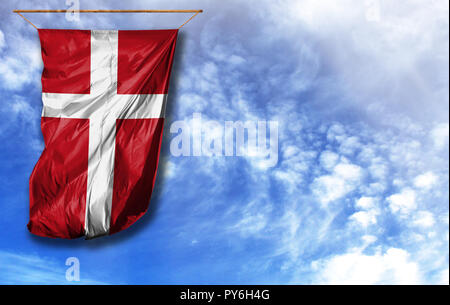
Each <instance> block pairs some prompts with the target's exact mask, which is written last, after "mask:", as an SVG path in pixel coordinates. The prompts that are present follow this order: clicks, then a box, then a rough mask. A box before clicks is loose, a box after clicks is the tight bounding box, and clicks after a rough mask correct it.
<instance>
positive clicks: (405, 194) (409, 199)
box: [387, 189, 417, 214]
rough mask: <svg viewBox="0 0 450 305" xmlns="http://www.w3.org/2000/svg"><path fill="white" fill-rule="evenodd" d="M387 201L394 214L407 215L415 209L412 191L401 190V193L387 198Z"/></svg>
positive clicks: (414, 196)
mask: <svg viewBox="0 0 450 305" xmlns="http://www.w3.org/2000/svg"><path fill="white" fill-rule="evenodd" d="M387 201H388V202H389V207H390V209H391V211H392V212H394V213H397V212H399V213H401V214H408V213H409V212H411V211H412V210H414V209H415V208H416V207H417V204H416V193H415V192H414V191H413V190H412V189H403V190H402V191H401V193H397V194H394V195H391V196H389V197H388V198H387Z"/></svg>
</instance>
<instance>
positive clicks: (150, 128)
mask: <svg viewBox="0 0 450 305" xmlns="http://www.w3.org/2000/svg"><path fill="white" fill-rule="evenodd" d="M177 33H178V30H143V31H103V30H99V31H95V30H92V31H89V30H39V37H40V41H41V48H42V59H43V62H44V70H43V72H42V101H43V110H42V120H41V128H42V133H43V135H44V142H45V149H44V151H43V153H42V155H41V157H40V159H39V161H38V162H37V164H36V166H35V168H34V170H33V172H32V174H31V177H30V222H29V223H28V229H29V230H30V232H31V233H33V234H36V235H40V236H48V237H59V238H77V237H80V236H86V238H93V237H98V236H102V235H106V234H113V233H116V232H119V231H121V230H124V229H126V228H127V227H129V226H130V225H131V224H133V223H134V222H135V221H136V220H137V219H139V218H140V217H141V216H142V215H143V214H144V213H145V212H146V210H147V207H148V205H149V201H150V197H151V193H152V189H153V185H154V182H155V177H156V170H157V166H158V158H159V151H160V145H161V139H162V132H163V124H164V111H165V104H166V100H167V90H168V87H169V78H170V71H171V67H172V62H173V56H174V51H175V44H176V38H177Z"/></svg>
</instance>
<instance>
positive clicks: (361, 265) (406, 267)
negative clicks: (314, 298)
mask: <svg viewBox="0 0 450 305" xmlns="http://www.w3.org/2000/svg"><path fill="white" fill-rule="evenodd" d="M313 268H314V269H316V271H317V274H318V275H317V278H316V281H315V282H317V283H320V284H344V285H345V284H349V285H350V284H355V285H372V284H418V283H420V275H419V268H418V265H417V263H415V262H413V261H411V260H410V255H409V253H408V252H407V251H405V250H403V249H397V248H389V249H388V250H387V251H386V252H385V253H376V254H374V255H367V254H363V253H361V252H360V251H354V252H349V253H345V254H342V255H336V256H333V257H331V258H329V259H324V260H319V261H314V262H313Z"/></svg>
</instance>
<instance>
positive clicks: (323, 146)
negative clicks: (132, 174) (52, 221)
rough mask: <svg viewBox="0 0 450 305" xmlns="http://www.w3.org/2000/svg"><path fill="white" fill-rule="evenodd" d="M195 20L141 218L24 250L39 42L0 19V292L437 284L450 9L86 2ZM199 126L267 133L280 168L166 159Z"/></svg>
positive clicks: (173, 22) (117, 25) (35, 146)
mask: <svg viewBox="0 0 450 305" xmlns="http://www.w3.org/2000/svg"><path fill="white" fill-rule="evenodd" d="M80 2H81V3H80V4H81V6H80V8H81V9H89V8H92V9H93V8H104V9H107V8H111V9H113V8H115V9H118V8H127V9H139V8H142V9H144V8H146V9H149V8H153V9H171V8H176V9H197V8H202V9H204V10H205V12H204V13H203V14H201V15H200V16H198V17H196V18H195V19H194V20H193V21H191V22H190V23H189V24H187V25H186V26H185V27H184V28H183V29H182V31H181V34H180V36H179V41H178V44H177V51H176V59H175V63H174V71H173V75H172V80H171V88H170V90H169V96H170V98H169V103H170V105H169V106H168V107H169V108H168V111H167V121H166V122H167V125H166V127H167V128H166V130H165V135H164V141H163V147H162V154H161V159H160V168H159V172H158V177H157V183H156V187H155V191H154V194H153V197H152V201H151V207H150V211H149V212H148V213H147V214H146V215H145V216H144V217H143V218H142V219H141V220H140V221H139V222H138V223H136V224H135V225H134V226H132V227H131V228H129V229H127V230H126V231H124V232H121V233H118V234H116V235H113V236H109V237H103V238H98V239H94V240H88V241H86V240H83V239H77V240H51V239H46V238H40V237H36V236H32V235H31V234H30V233H29V232H28V231H27V229H26V223H27V222H28V204H29V202H28V178H29V175H30V173H31V171H32V169H33V167H34V164H35V163H36V161H37V160H38V158H39V155H40V152H41V151H42V149H43V141H42V136H41V133H40V126H39V123H40V111H41V99H40V90H41V87H40V86H41V85H40V73H41V71H42V62H41V58H40V49H39V41H38V36H37V33H36V31H35V30H34V28H32V27H31V26H30V25H29V24H27V23H26V22H25V21H24V20H22V19H21V18H20V17H19V16H17V15H15V14H13V13H11V10H13V9H18V8H21V9H37V8H54V9H56V8H66V5H65V1H63V0H58V1H3V2H2V4H1V10H0V17H1V18H0V97H1V102H2V104H3V107H2V108H1V110H0V140H1V143H2V149H1V150H0V157H1V158H0V182H1V183H0V204H1V208H2V213H1V214H0V283H61V284H67V283H69V282H67V281H66V279H65V272H66V268H67V267H66V266H65V261H66V259H67V258H68V257H77V258H78V259H79V260H80V272H81V281H80V283H116V284H120V283H130V284H153V283H160V284H327V283H363V284H400V283H401V284H407V283H426V284H439V283H447V284H448V280H449V276H448V272H449V269H448V268H449V267H448V265H449V250H448V249H449V233H448V232H449V188H448V185H449V157H448V153H449V117H448V111H449V104H448V99H449V76H448V75H449V61H448V52H449V33H448V28H449V17H448V13H449V7H448V6H449V4H448V1H422V0H421V1H419V0H414V1H408V2H407V3H399V1H387V0H384V1H383V0H380V1H377V0H366V1H357V0H353V1H351V0H342V1H331V0H323V1H320V2H319V1H313V0H308V1H241V2H239V1H226V2H224V1H171V2H170V5H169V4H167V3H164V1H128V2H127V6H126V7H124V4H123V2H122V1H120V2H119V1H117V2H114V1H97V2H96V4H95V7H94V6H92V5H93V4H92V3H89V2H88V1H80ZM27 17H29V18H30V19H31V20H32V21H33V22H34V23H35V24H36V25H37V26H39V27H42V28H83V29H149V28H150V29H152V28H155V29H156V28H174V27H177V26H179V25H180V24H181V23H183V22H184V20H185V19H186V18H187V16H180V15H175V14H173V15H161V16H158V15H125V14H123V15H107V14H105V15H97V14H95V15H88V14H85V15H82V16H81V19H80V21H79V22H69V21H67V20H66V19H65V18H64V16H63V15H52V14H47V15H44V14H42V15H38V14H36V15H27ZM194 112H198V113H201V114H202V116H203V118H208V119H211V120H217V121H218V122H224V121H238V120H240V121H246V120H253V121H257V120H267V121H278V123H279V160H278V164H277V165H276V166H275V167H270V168H267V167H265V166H264V164H263V163H261V162H260V161H259V160H258V159H255V158H252V157H173V156H171V155H170V152H169V145H170V140H171V139H172V138H173V137H174V135H173V134H170V132H169V130H168V127H169V126H170V122H172V121H175V120H184V119H186V120H189V119H190V118H191V117H192V114H193V113H194Z"/></svg>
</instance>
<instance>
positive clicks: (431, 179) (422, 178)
mask: <svg viewBox="0 0 450 305" xmlns="http://www.w3.org/2000/svg"><path fill="white" fill-rule="evenodd" d="M436 182H437V176H436V175H435V174H433V173H432V172H426V173H425V174H422V175H419V176H417V177H416V178H415V179H414V185H415V186H416V187H418V188H424V189H429V188H431V187H432V186H433V185H434V184H436Z"/></svg>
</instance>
